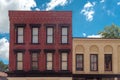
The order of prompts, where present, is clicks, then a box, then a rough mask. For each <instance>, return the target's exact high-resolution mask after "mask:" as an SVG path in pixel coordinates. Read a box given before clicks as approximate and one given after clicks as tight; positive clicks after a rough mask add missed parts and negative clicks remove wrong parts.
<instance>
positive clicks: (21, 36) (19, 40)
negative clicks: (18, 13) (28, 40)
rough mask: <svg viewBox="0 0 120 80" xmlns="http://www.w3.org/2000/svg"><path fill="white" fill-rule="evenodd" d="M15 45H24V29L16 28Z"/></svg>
mask: <svg viewBox="0 0 120 80" xmlns="http://www.w3.org/2000/svg"><path fill="white" fill-rule="evenodd" d="M16 38H17V41H16V42H17V43H24V28H23V27H17V37H16Z"/></svg>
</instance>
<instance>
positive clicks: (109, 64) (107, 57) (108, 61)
mask: <svg viewBox="0 0 120 80" xmlns="http://www.w3.org/2000/svg"><path fill="white" fill-rule="evenodd" d="M104 62H105V71H112V54H105V57H104Z"/></svg>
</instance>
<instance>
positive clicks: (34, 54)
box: [32, 53, 38, 61]
mask: <svg viewBox="0 0 120 80" xmlns="http://www.w3.org/2000/svg"><path fill="white" fill-rule="evenodd" d="M32 61H38V56H37V53H32Z"/></svg>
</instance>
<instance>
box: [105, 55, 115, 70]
mask: <svg viewBox="0 0 120 80" xmlns="http://www.w3.org/2000/svg"><path fill="white" fill-rule="evenodd" d="M106 55H109V56H111V63H110V66H111V68H110V70H108V69H107V70H106ZM112 59H113V58H112V54H104V71H112V67H113V66H112V64H113V63H112V61H113V60H112Z"/></svg>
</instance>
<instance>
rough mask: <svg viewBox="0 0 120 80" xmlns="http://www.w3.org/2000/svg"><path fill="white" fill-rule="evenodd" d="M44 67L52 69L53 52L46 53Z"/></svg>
mask: <svg viewBox="0 0 120 80" xmlns="http://www.w3.org/2000/svg"><path fill="white" fill-rule="evenodd" d="M46 68H47V70H52V69H53V53H47V54H46Z"/></svg>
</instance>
